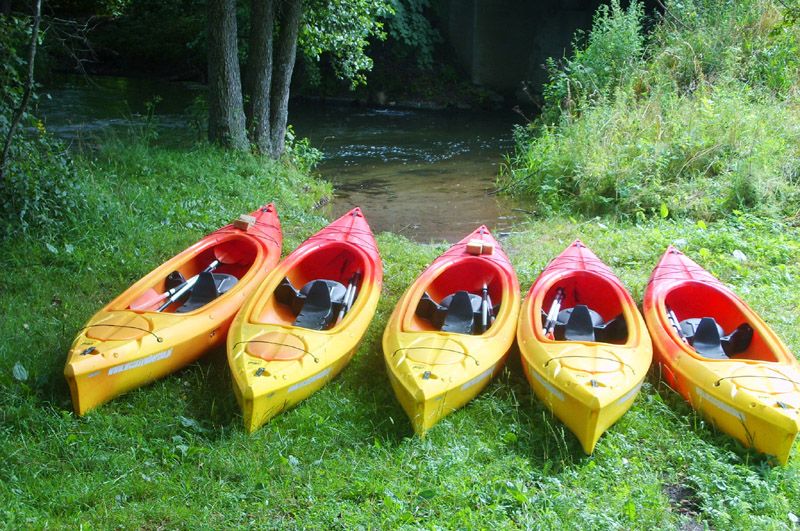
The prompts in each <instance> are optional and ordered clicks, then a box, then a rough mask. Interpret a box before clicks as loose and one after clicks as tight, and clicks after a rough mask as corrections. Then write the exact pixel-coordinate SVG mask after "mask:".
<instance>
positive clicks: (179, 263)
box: [111, 235, 259, 313]
mask: <svg viewBox="0 0 800 531" xmlns="http://www.w3.org/2000/svg"><path fill="white" fill-rule="evenodd" d="M258 252H259V251H258V246H257V245H256V244H255V243H254V242H253V241H252V240H251V239H250V238H246V237H239V236H237V235H232V236H230V237H228V238H225V239H224V240H222V241H220V240H216V241H214V242H212V243H209V244H208V245H206V246H205V247H204V248H202V249H199V250H198V249H189V250H187V251H185V252H183V253H181V254H179V255H178V256H176V257H175V258H173V259H172V260H170V261H169V262H167V263H165V264H164V265H162V266H161V267H159V268H158V269H156V270H155V271H153V272H152V273H150V274H149V275H147V276H146V277H144V279H142V281H140V282H139V283H137V284H136V285H134V286H133V287H132V288H131V289H130V290H129V291H128V292H126V293H125V294H123V296H122V297H120V298H119V299H118V300H117V301H115V303H112V307H111V309H112V310H124V309H127V310H133V311H136V312H165V313H190V312H194V311H196V310H199V309H200V308H202V307H204V306H206V305H207V304H210V303H211V302H213V301H214V300H216V299H217V298H219V297H221V296H222V295H224V294H225V293H228V292H229V291H230V290H232V289H233V288H234V287H235V286H236V285H237V284H238V283H239V281H240V280H241V279H242V278H243V277H244V276H245V275H247V273H248V271H250V269H251V267H252V265H253V263H255V261H256V258H257V257H258Z"/></svg>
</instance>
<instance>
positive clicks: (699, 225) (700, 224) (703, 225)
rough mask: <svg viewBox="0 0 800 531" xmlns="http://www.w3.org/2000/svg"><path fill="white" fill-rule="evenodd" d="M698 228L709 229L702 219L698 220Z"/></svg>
mask: <svg viewBox="0 0 800 531" xmlns="http://www.w3.org/2000/svg"><path fill="white" fill-rule="evenodd" d="M697 228H699V229H701V230H706V229H707V228H708V226H707V225H706V222H705V221H703V220H702V219H698V220H697Z"/></svg>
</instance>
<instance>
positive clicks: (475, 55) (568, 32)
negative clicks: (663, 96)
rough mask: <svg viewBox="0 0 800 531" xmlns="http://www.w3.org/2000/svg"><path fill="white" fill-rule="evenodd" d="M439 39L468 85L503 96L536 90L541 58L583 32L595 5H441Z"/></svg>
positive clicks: (585, 0) (557, 53)
mask: <svg viewBox="0 0 800 531" xmlns="http://www.w3.org/2000/svg"><path fill="white" fill-rule="evenodd" d="M446 1H447V5H446V6H445V9H443V10H442V11H443V13H444V20H445V21H446V23H445V34H446V38H447V41H448V42H449V43H450V45H451V46H452V47H453V50H454V51H455V54H456V57H457V58H458V60H459V62H460V63H461V65H462V66H463V67H464V68H465V69H466V70H467V72H468V73H469V75H470V77H471V79H472V82H473V83H475V84H477V85H483V86H486V87H488V88H491V89H494V90H497V91H499V92H503V93H514V92H518V91H519V90H520V89H521V88H522V84H523V82H529V83H530V84H531V85H532V88H533V89H534V90H538V89H539V88H540V87H541V84H542V83H543V82H544V81H545V79H546V74H545V71H544V69H543V68H542V65H543V64H544V62H545V60H546V59H547V57H556V58H560V57H562V56H563V55H564V54H565V53H567V52H568V50H569V45H570V42H571V41H572V37H573V35H574V33H575V31H576V30H577V29H581V28H583V29H589V28H590V27H591V22H592V15H593V14H594V11H595V9H596V8H597V6H598V5H599V4H600V0H563V1H557V0H529V1H525V0H446Z"/></svg>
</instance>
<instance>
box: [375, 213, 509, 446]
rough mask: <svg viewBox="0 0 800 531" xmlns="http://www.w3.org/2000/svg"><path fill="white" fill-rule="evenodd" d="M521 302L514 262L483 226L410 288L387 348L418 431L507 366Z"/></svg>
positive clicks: (400, 395) (390, 327)
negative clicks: (504, 365) (506, 361)
mask: <svg viewBox="0 0 800 531" xmlns="http://www.w3.org/2000/svg"><path fill="white" fill-rule="evenodd" d="M519 301H520V294H519V283H518V282H517V277H516V274H515V273H514V269H513V268H512V266H511V262H509V260H508V258H507V257H506V255H505V254H504V253H503V251H502V249H501V248H500V245H499V244H498V243H497V242H496V241H495V240H494V238H492V235H491V234H490V233H489V230H488V229H487V228H486V227H484V226H481V227H479V228H478V229H477V230H475V232H473V233H472V234H470V235H469V236H467V237H466V238H464V239H463V240H461V241H460V242H459V243H457V244H455V245H454V246H453V247H451V248H450V249H449V250H448V251H447V252H445V253H444V254H443V255H441V256H440V257H439V258H437V259H436V260H435V261H434V262H433V263H432V264H431V265H430V267H428V269H426V270H425V271H424V272H423V273H422V274H421V275H420V276H419V278H417V280H416V281H415V282H414V283H413V284H412V285H411V286H410V287H409V288H408V290H406V292H405V293H404V294H403V296H402V297H401V299H400V301H399V302H398V303H397V306H396V307H395V309H394V312H393V313H392V316H391V318H390V319H389V323H388V324H387V325H386V331H385V332H384V334H383V354H384V359H385V360H386V367H387V370H388V373H389V380H390V381H391V384H392V387H393V388H394V392H395V394H396V395H397V399H398V400H399V401H400V404H401V405H402V406H403V409H404V410H405V411H406V413H407V414H408V417H409V418H410V419H411V424H412V426H413V427H414V431H415V432H417V433H418V434H419V435H424V434H425V432H426V431H428V430H429V429H430V428H431V427H432V426H433V425H434V424H436V423H437V422H438V421H439V420H440V419H442V418H443V417H444V416H446V415H448V414H450V413H451V412H453V411H455V410H456V409H458V408H460V407H461V406H463V405H464V404H466V403H467V402H469V401H470V400H472V398H474V397H475V396H476V395H477V394H478V393H479V392H480V391H481V390H482V389H483V388H484V387H486V385H487V384H488V383H489V381H490V380H491V379H492V377H494V376H495V375H496V374H497V373H498V372H499V371H500V370H501V369H502V368H503V364H504V363H505V358H506V354H507V353H508V350H509V348H510V347H511V346H512V344H513V343H514V330H515V329H516V325H517V315H518V313H519Z"/></svg>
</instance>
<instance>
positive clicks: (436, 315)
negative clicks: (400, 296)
mask: <svg viewBox="0 0 800 531" xmlns="http://www.w3.org/2000/svg"><path fill="white" fill-rule="evenodd" d="M482 303H483V299H482V298H481V296H480V295H476V294H474V293H469V292H468V291H457V292H455V293H452V294H450V295H448V296H447V297H445V298H443V299H442V302H441V303H437V302H436V301H434V300H433V299H432V298H431V296H430V295H428V294H427V293H424V294H423V295H422V298H421V299H420V301H419V303H418V304H417V309H416V314H417V316H419V317H422V318H423V319H426V320H428V321H430V322H431V324H433V326H434V327H436V329H437V330H441V331H442V332H451V333H455V334H472V333H474V332H476V331H477V329H478V328H479V327H476V326H475V325H476V324H480V322H481V305H482ZM499 309H500V305H499V304H498V305H496V306H493V307H492V312H493V315H497V311H498V310H499ZM479 333H480V332H479Z"/></svg>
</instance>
